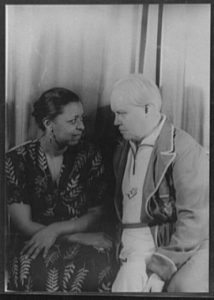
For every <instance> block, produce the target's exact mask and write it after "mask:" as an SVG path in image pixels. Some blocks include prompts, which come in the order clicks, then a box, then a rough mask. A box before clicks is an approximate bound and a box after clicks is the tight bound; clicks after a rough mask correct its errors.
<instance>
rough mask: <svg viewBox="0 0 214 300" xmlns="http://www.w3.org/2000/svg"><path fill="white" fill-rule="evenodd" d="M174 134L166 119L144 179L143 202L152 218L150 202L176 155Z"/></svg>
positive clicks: (172, 127)
mask: <svg viewBox="0 0 214 300" xmlns="http://www.w3.org/2000/svg"><path fill="white" fill-rule="evenodd" d="M173 135H174V126H173V125H172V124H171V123H169V121H167V120H166V121H165V123H164V125H163V128H162V130H161V132H160V135H159V137H158V139H157V141H156V143H155V146H154V149H153V152H152V155H151V158H150V162H149V166H148V169H147V173H146V177H145V181H144V188H143V203H145V211H146V213H147V215H148V216H149V217H150V218H151V219H153V217H152V216H151V214H150V213H149V212H148V202H149V200H150V199H151V197H152V196H153V195H154V194H155V192H156V191H157V190H158V188H159V186H160V183H161V181H162V179H163V177H164V176H165V174H166V171H167V169H168V168H169V166H170V165H171V164H172V162H173V161H174V159H175V157H176V153H175V152H174V145H173V143H174V141H173V140H174V139H173Z"/></svg>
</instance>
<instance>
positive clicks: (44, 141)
mask: <svg viewBox="0 0 214 300" xmlns="http://www.w3.org/2000/svg"><path fill="white" fill-rule="evenodd" d="M40 143H41V146H42V149H43V151H44V152H45V153H47V154H49V156H50V157H54V156H60V155H62V154H63V153H64V152H65V151H66V150H67V146H65V147H63V148H60V147H59V145H57V143H56V142H55V141H54V140H53V139H52V140H50V138H49V136H47V135H45V134H44V135H43V136H42V137H41V138H40Z"/></svg>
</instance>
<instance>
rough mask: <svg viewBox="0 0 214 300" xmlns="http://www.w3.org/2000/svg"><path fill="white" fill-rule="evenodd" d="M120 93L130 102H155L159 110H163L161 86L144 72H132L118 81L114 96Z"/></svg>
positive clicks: (142, 104) (113, 92) (142, 103)
mask: <svg viewBox="0 0 214 300" xmlns="http://www.w3.org/2000/svg"><path fill="white" fill-rule="evenodd" d="M117 93H118V94H119V95H120V96H122V97H125V98H124V99H126V100H128V102H129V104H133V105H137V106H144V105H146V104H153V105H154V106H155V107H156V108H157V110H158V111H160V110H161V106H162V99H161V94H160V91H159V88H158V87H157V85H156V84H155V83H154V82H153V81H152V80H150V79H148V78H146V77H145V76H144V75H143V74H138V73H134V74H130V75H128V76H126V77H124V78H123V79H121V80H119V81H117V82H116V84H115V85H114V87H113V91H112V96H113V97H114V96H116V94H117Z"/></svg>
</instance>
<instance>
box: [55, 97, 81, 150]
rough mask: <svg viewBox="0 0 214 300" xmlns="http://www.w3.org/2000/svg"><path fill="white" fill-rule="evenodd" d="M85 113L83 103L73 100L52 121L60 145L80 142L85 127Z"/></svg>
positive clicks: (71, 144)
mask: <svg viewBox="0 0 214 300" xmlns="http://www.w3.org/2000/svg"><path fill="white" fill-rule="evenodd" d="M83 114H84V111H83V106H82V104H81V103H80V102H73V103H69V104H67V105H65V106H64V109H63V111H62V113H61V114H60V115H58V116H57V117H56V118H55V119H54V120H53V121H52V122H51V123H52V130H53V133H54V135H55V139H56V142H57V144H58V145H60V146H61V147H64V146H73V145H76V144H78V143H79V141H80V138H81V136H82V134H83V131H84V129H85V126H84V124H83Z"/></svg>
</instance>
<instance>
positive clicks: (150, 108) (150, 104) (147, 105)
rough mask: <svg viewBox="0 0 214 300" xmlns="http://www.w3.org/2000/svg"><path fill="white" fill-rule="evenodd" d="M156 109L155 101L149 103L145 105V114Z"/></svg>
mask: <svg viewBox="0 0 214 300" xmlns="http://www.w3.org/2000/svg"><path fill="white" fill-rule="evenodd" d="M154 110H155V105H154V104H153V103H149V104H146V105H145V114H148V113H151V112H152V111H154Z"/></svg>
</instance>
